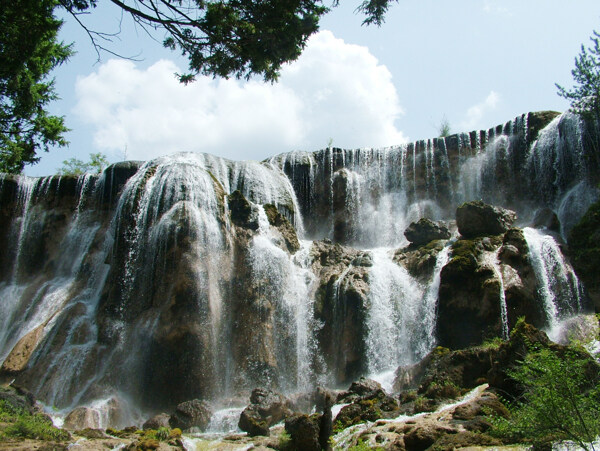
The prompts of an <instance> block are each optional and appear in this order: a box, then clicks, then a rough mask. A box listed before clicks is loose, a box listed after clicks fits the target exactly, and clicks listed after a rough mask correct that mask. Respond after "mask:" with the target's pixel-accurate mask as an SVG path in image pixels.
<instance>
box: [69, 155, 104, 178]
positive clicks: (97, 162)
mask: <svg viewBox="0 0 600 451" xmlns="http://www.w3.org/2000/svg"><path fill="white" fill-rule="evenodd" d="M108 163H109V162H108V159H107V158H106V155H104V154H102V153H91V154H90V161H88V162H85V161H82V160H80V159H78V158H70V159H68V160H64V161H63V165H62V167H61V168H60V169H59V170H58V173H59V174H60V175H82V174H85V173H86V172H89V173H90V174H100V173H101V172H102V171H103V170H104V168H105V167H106V166H108Z"/></svg>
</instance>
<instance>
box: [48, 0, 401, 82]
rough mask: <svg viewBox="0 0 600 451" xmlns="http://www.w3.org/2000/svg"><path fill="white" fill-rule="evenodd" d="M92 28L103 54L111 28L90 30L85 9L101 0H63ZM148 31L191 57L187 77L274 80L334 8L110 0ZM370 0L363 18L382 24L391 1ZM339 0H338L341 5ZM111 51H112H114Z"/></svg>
mask: <svg viewBox="0 0 600 451" xmlns="http://www.w3.org/2000/svg"><path fill="white" fill-rule="evenodd" d="M58 1H59V2H60V4H61V6H62V7H64V8H65V9H66V10H67V11H68V12H69V13H70V14H71V15H72V16H73V17H74V18H75V20H77V21H78V22H79V23H80V24H81V25H82V26H83V27H84V28H85V29H86V31H87V33H88V35H89V37H90V39H91V40H92V43H93V44H94V47H95V48H96V51H97V52H98V55H99V54H100V51H103V50H106V51H109V52H111V51H110V49H107V47H105V45H104V43H105V42H106V41H107V40H108V41H110V39H111V35H110V34H108V33H103V32H98V31H95V30H90V29H89V28H87V27H86V25H85V23H84V21H83V19H82V17H81V15H82V14H86V13H88V12H89V10H91V9H93V8H94V7H96V4H97V0H58ZM110 1H111V2H112V3H113V4H115V5H117V6H118V7H119V8H121V9H122V10H123V12H124V13H126V14H128V15H129V16H131V18H132V19H133V20H134V21H135V22H136V23H137V24H139V25H140V26H141V27H142V28H144V29H145V30H147V31H150V32H152V31H154V30H162V31H164V33H165V38H164V40H163V44H164V46H165V47H167V48H170V49H172V50H180V51H181V52H182V54H183V55H184V56H187V57H188V59H189V71H188V73H186V74H181V75H179V78H180V80H181V81H182V82H184V83H187V82H190V81H193V80H194V77H195V76H196V75H198V74H203V75H212V76H215V77H230V76H234V77H237V78H241V77H245V78H249V77H250V76H252V75H260V76H262V77H263V78H264V79H265V80H266V81H275V80H276V79H277V77H278V75H279V70H280V68H281V66H282V65H283V64H284V63H287V62H290V61H294V60H296V59H297V58H298V57H299V56H300V54H301V53H302V50H303V49H304V47H305V46H306V42H307V40H308V38H309V37H310V35H312V34H313V33H315V32H316V31H317V30H318V28H319V20H320V18H321V16H323V15H324V14H325V13H327V12H328V11H329V10H330V8H328V7H326V6H324V5H323V1H322V0H144V1H141V0H110ZM392 1H397V0H365V1H364V2H363V3H362V4H361V5H360V6H359V7H358V8H357V10H358V11H361V12H363V13H364V14H365V15H366V18H365V20H364V21H363V23H364V24H377V25H381V24H382V23H383V20H384V15H385V13H386V11H387V10H388V8H389V4H390V3H391V2H392ZM338 3H339V0H335V1H334V2H333V5H332V7H335V6H337V5H338ZM111 53H112V52H111Z"/></svg>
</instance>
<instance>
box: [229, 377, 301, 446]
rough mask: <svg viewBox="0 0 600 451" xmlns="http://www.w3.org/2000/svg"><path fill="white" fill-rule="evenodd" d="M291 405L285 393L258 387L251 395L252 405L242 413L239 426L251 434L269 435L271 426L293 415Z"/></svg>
mask: <svg viewBox="0 0 600 451" xmlns="http://www.w3.org/2000/svg"><path fill="white" fill-rule="evenodd" d="M290 405H291V403H290V402H289V400H287V399H286V398H285V397H284V396H283V395H280V394H279V393H276V392H274V391H272V390H266V389H262V388H256V389H254V390H253V391H252V394H251V395H250V405H248V407H246V408H245V409H244V410H243V412H242V414H241V415H240V421H239V423H238V426H239V428H240V429H241V430H242V431H245V432H247V433H248V434H249V435H251V436H255V435H265V436H268V435H269V434H270V432H269V427H271V426H273V425H274V424H275V423H279V422H280V421H281V420H283V419H285V418H287V417H289V416H291V415H292V411H291V409H290Z"/></svg>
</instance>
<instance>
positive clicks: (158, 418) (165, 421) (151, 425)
mask: <svg viewBox="0 0 600 451" xmlns="http://www.w3.org/2000/svg"><path fill="white" fill-rule="evenodd" d="M170 419H171V415H169V414H166V413H159V414H158V415H154V416H153V417H152V418H150V419H149V420H148V421H146V422H145V423H144V425H143V426H142V429H144V430H146V429H158V428H161V427H166V428H168V427H171V425H170V424H169V420H170Z"/></svg>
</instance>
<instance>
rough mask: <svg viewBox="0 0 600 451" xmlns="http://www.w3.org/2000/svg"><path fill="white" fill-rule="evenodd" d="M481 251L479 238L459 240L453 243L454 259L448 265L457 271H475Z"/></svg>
mask: <svg viewBox="0 0 600 451" xmlns="http://www.w3.org/2000/svg"><path fill="white" fill-rule="evenodd" d="M479 253H480V248H479V240H458V241H456V242H455V243H454V244H453V245H452V259H451V260H450V262H448V265H449V266H450V268H451V269H452V271H453V272H455V273H470V272H474V271H475V270H476V269H477V256H478V255H479Z"/></svg>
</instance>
